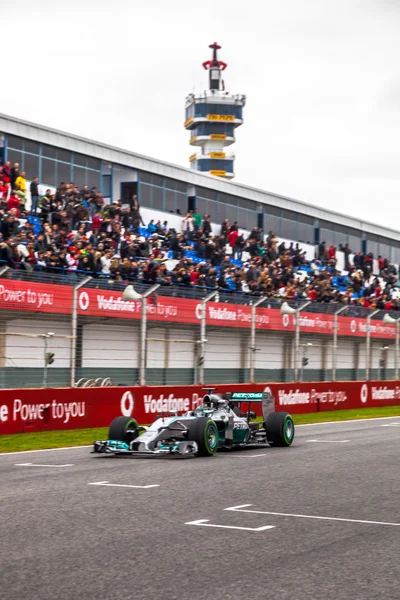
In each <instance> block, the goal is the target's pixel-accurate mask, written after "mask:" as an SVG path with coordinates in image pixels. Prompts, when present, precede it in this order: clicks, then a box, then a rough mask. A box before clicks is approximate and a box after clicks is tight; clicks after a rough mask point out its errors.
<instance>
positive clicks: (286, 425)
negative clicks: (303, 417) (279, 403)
mask: <svg viewBox="0 0 400 600" xmlns="http://www.w3.org/2000/svg"><path fill="white" fill-rule="evenodd" d="M265 429H266V430H267V442H268V444H269V445H270V446H291V445H292V443H293V439H294V423H293V419H292V417H291V416H290V415H289V414H288V413H285V412H275V413H271V414H269V415H268V417H267V420H266V422H265Z"/></svg>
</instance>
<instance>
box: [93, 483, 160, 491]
mask: <svg viewBox="0 0 400 600" xmlns="http://www.w3.org/2000/svg"><path fill="white" fill-rule="evenodd" d="M88 485H98V486H104V487H117V488H136V489H141V490H147V489H148V488H155V487H160V485H159V484H158V483H154V484H152V485H128V484H125V483H110V482H109V481H96V482H95V483H88Z"/></svg>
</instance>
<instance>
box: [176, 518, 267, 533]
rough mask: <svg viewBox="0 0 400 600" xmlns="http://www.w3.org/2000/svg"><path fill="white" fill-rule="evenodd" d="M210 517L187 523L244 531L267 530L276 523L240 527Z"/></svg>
mask: <svg viewBox="0 0 400 600" xmlns="http://www.w3.org/2000/svg"><path fill="white" fill-rule="evenodd" d="M208 521H209V519H198V520H197V521H188V522H187V523H185V525H198V526H199V527H218V528H220V529H241V530H242V531H265V530H266V529H275V525H264V526H263V527H238V526H236V525H217V524H215V523H209V522H208Z"/></svg>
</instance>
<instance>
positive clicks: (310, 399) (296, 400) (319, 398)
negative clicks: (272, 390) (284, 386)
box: [278, 389, 347, 406]
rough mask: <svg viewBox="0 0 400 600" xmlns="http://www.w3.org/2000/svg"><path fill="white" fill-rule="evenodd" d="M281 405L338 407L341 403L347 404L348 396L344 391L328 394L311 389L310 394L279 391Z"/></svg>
mask: <svg viewBox="0 0 400 600" xmlns="http://www.w3.org/2000/svg"><path fill="white" fill-rule="evenodd" d="M278 397H279V404H280V405H281V406H285V405H294V404H317V402H321V403H322V404H325V403H329V404H333V405H334V406H336V405H337V404H340V403H341V402H346V400H347V394H346V392H345V391H344V390H328V391H326V392H320V391H318V390H315V389H311V391H310V392H302V391H300V390H299V389H296V390H294V391H293V390H290V391H288V392H286V391H285V390H278Z"/></svg>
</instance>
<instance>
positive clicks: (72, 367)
mask: <svg viewBox="0 0 400 600" xmlns="http://www.w3.org/2000/svg"><path fill="white" fill-rule="evenodd" d="M91 279H92V277H85V279H83V280H82V281H81V282H80V283H78V284H77V285H75V286H74V291H73V293H72V318H71V350H70V359H69V373H70V379H69V384H70V387H75V383H76V381H75V379H76V333H77V330H78V291H79V290H80V289H81V287H83V286H84V285H86V284H87V283H88V282H89V281H90V280H91Z"/></svg>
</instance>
